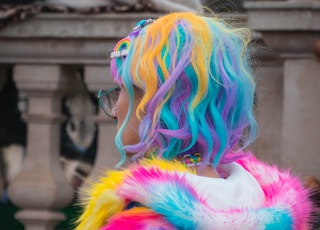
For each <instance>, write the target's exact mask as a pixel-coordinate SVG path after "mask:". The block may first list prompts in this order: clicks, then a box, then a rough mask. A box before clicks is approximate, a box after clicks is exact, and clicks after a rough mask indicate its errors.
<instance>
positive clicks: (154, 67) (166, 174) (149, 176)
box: [77, 13, 312, 230]
mask: <svg viewBox="0 0 320 230" xmlns="http://www.w3.org/2000/svg"><path fill="white" fill-rule="evenodd" d="M249 42H250V31H248V30H247V29H243V28H240V29H239V28H237V29H236V28H232V27H231V26H229V25H227V24H226V23H225V22H223V21H222V20H220V19H217V18H209V17H200V16H197V15H195V14H193V13H172V14H168V15H166V16H163V17H161V18H159V19H157V20H152V19H148V20H143V21H141V22H139V23H138V24H137V26H136V27H135V28H134V29H133V31H132V32H131V33H130V34H129V35H128V37H126V38H124V39H122V40H120V41H119V42H118V43H117V45H116V47H115V49H114V52H112V53H111V72H112V76H113V79H114V81H115V83H116V84H117V87H115V88H113V89H111V90H109V91H100V92H99V98H100V104H101V105H102V107H103V108H104V110H105V112H106V113H107V114H108V115H109V116H111V117H113V118H114V119H116V120H117V129H118V132H117V135H116V138H115V142H116V145H117V147H118V149H119V152H120V154H121V157H122V158H121V162H120V163H119V165H118V166H121V165H122V164H123V163H124V162H125V160H126V157H130V159H131V160H132V162H133V163H132V165H131V166H130V167H129V168H127V169H125V170H122V171H111V172H108V173H107V175H106V176H105V177H104V178H101V180H100V182H98V183H97V184H95V185H93V188H92V189H91V190H90V191H89V199H88V200H87V201H85V202H84V204H83V205H84V206H85V210H84V213H83V214H82V216H81V217H80V218H79V224H78V227H77V229H78V230H79V229H104V230H107V229H308V228H309V226H310V213H311V211H312V207H311V203H310V201H309V200H308V191H307V190H306V189H304V187H303V186H302V183H301V182H300V180H299V179H298V178H296V177H294V176H292V175H291V174H290V173H289V172H288V171H280V170H278V169H277V168H276V167H274V166H268V165H266V164H264V163H262V162H260V161H258V160H257V159H255V158H254V156H253V155H252V154H250V153H248V152H244V149H245V148H246V147H247V146H248V145H249V144H250V143H251V142H252V141H253V140H254V138H255V136H256V130H257V125H256V121H255V118H254V116H253V111H252V108H253V97H254V91H255V83H254V80H253V78H252V76H251V72H250V68H249V64H250V63H249V61H250V60H249V54H250V50H249V49H248V47H247V46H248V43H249ZM113 102H115V104H113Z"/></svg>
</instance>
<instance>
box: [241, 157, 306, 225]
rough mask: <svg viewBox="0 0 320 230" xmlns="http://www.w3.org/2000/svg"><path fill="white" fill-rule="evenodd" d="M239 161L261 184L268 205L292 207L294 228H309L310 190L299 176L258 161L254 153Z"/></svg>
mask: <svg viewBox="0 0 320 230" xmlns="http://www.w3.org/2000/svg"><path fill="white" fill-rule="evenodd" d="M237 162H238V163H239V164H241V165H242V166H243V167H244V168H245V169H246V170H247V171H248V172H250V173H251V174H252V176H253V177H254V178H255V179H256V180H257V181H258V183H259V184H260V185H261V188H262V190H263V191H264V194H265V198H266V201H265V205H266V207H272V206H276V207H277V206H278V207H281V206H285V207H291V210H290V211H291V213H290V215H292V217H293V221H294V223H293V226H294V230H302V229H308V228H309V222H310V220H309V218H310V213H311V211H312V205H311V202H310V201H309V200H308V190H307V189H305V188H304V187H303V185H302V183H301V182H300V180H299V179H298V178H297V177H294V176H292V175H291V174H290V172H289V171H288V170H287V171H280V170H279V169H278V168H277V167H275V166H270V165H266V164H264V163H262V162H261V161H258V160H257V159H256V158H255V157H254V156H253V155H252V154H251V155H249V156H247V157H245V158H243V159H240V160H238V161H237Z"/></svg>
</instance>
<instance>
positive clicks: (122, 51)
mask: <svg viewBox="0 0 320 230" xmlns="http://www.w3.org/2000/svg"><path fill="white" fill-rule="evenodd" d="M154 21H155V19H152V18H149V19H144V20H141V21H139V22H138V23H137V24H136V26H135V27H134V28H133V30H132V33H131V35H133V34H135V36H137V35H138V34H139V31H140V30H141V29H142V28H143V27H145V26H146V25H148V24H150V23H152V22H154ZM129 47H130V39H129V37H126V38H123V39H121V40H120V41H118V43H117V44H116V46H115V47H114V50H113V52H111V54H110V58H111V59H113V58H118V57H125V56H127V55H128V53H129Z"/></svg>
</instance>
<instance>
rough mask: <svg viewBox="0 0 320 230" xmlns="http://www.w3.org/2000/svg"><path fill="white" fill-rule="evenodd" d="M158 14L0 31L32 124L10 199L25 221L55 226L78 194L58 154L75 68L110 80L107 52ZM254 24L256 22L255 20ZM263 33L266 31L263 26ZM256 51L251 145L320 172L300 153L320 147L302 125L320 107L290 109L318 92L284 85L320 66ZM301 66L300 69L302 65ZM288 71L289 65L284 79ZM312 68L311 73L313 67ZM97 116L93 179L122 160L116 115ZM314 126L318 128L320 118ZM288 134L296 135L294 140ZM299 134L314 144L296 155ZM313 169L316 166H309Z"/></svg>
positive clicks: (93, 83) (90, 82) (0, 53)
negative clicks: (256, 126)
mask: <svg viewBox="0 0 320 230" xmlns="http://www.w3.org/2000/svg"><path fill="white" fill-rule="evenodd" d="M247 7H248V9H249V20H251V18H250V17H255V16H252V13H253V12H254V9H253V8H254V7H255V5H254V4H252V5H250V4H249V5H248V6H247ZM250 7H251V8H252V12H251V9H250ZM157 16H158V15H156V14H152V15H151V14H145V13H135V14H129V13H127V14H105V15H70V14H39V15H37V16H36V17H34V18H32V19H29V20H27V21H24V22H21V23H19V24H15V25H11V26H9V27H7V28H6V29H4V30H3V31H1V32H0V64H1V66H0V68H2V67H3V66H12V67H13V69H14V72H13V75H14V80H15V83H16V86H17V88H18V89H19V91H20V92H23V93H24V94H25V95H27V98H28V106H27V107H28V109H27V111H26V113H25V115H24V119H25V120H26V122H27V125H28V126H27V127H28V128H27V130H28V133H27V135H28V136H27V147H26V158H25V160H24V164H23V167H22V169H21V171H20V173H19V174H18V176H17V177H16V178H15V179H14V180H13V181H12V182H11V184H10V187H9V196H10V199H11V200H12V202H13V203H14V204H16V205H17V206H18V207H20V208H21V211H19V212H18V213H17V214H16V218H17V219H18V220H19V221H21V222H22V223H23V224H24V225H25V228H26V229H30V230H31V229H32V230H51V229H54V225H55V224H56V223H57V222H59V221H60V220H62V219H63V218H64V216H63V214H62V213H61V212H59V211H58V210H59V209H60V208H61V207H64V206H66V205H67V204H68V203H70V202H71V201H72V199H73V195H74V193H73V191H72V190H71V188H70V186H69V185H68V184H67V182H66V180H65V178H64V175H63V173H62V169H61V165H60V163H59V159H58V157H59V154H60V153H59V151H60V150H59V145H60V143H59V140H60V131H59V129H60V123H61V122H62V121H63V119H64V116H63V115H62V113H61V98H62V97H63V96H64V95H66V94H67V93H68V90H69V86H70V85H72V84H73V80H74V77H73V76H74V74H75V73H74V72H73V71H75V70H74V68H73V67H77V68H81V69H82V70H83V82H84V84H85V85H86V87H87V89H88V90H89V91H90V92H92V93H95V92H97V90H98V89H100V88H108V87H110V86H112V84H113V83H112V81H111V78H110V76H109V74H110V73H109V61H110V60H109V53H110V51H111V50H112V48H113V46H114V44H115V42H116V41H117V40H118V39H119V38H122V37H124V36H126V35H127V34H128V33H129V32H130V31H131V29H132V28H133V26H134V23H135V22H136V21H139V20H140V19H144V18H149V17H157ZM224 17H226V16H224ZM237 17H239V18H241V19H242V21H243V20H244V21H243V22H245V19H246V16H243V15H236V16H233V19H232V20H234V19H235V18H237ZM274 17H276V16H274ZM253 20H254V21H255V20H258V19H256V18H254V19H253ZM249 22H250V23H251V24H250V23H249V25H252V22H251V21H249ZM252 27H253V28H255V26H254V25H252ZM257 29H259V28H257ZM283 30H285V28H283ZM306 30H307V29H306ZM259 35H260V34H256V35H255V36H259ZM262 35H264V33H263V31H262ZM263 39H264V38H263ZM275 39H276V38H274V40H275ZM308 41H309V40H308ZM255 55H256V57H257V60H258V67H259V70H257V71H256V76H257V83H258V95H257V102H256V107H257V116H258V122H259V123H260V124H261V125H260V126H261V135H260V137H259V139H258V140H257V143H256V144H255V145H254V146H253V149H254V151H255V153H256V154H257V155H258V156H259V157H261V158H263V159H268V160H269V161H272V162H277V163H282V161H283V159H285V158H286V157H288V156H289V155H290V154H291V155H290V157H291V156H295V157H292V159H293V162H294V163H295V165H296V166H297V165H302V166H301V167H297V169H299V170H301V172H302V173H304V174H305V173H313V174H315V175H317V176H319V175H320V172H319V169H318V168H319V167H318V168H315V167H313V164H314V163H313V161H312V160H310V159H309V160H306V161H305V162H303V163H301V160H300V159H301V158H305V156H308V157H310V156H314V157H315V155H312V153H311V152H308V151H309V150H308V149H310V148H312V149H315V148H317V147H319V146H318V145H319V143H317V142H316V141H314V140H312V141H308V140H307V139H308V138H309V135H310V134H312V135H313V136H314V137H319V134H317V133H316V131H312V130H309V128H310V127H309V126H308V127H307V128H306V127H304V128H303V127H302V125H300V123H299V119H306V118H307V117H301V116H300V115H299V114H301V113H303V114H305V115H306V112H305V110H306V109H310V110H311V111H313V112H312V113H313V114H319V110H317V109H316V107H311V105H307V106H302V105H300V104H299V105H298V108H299V109H298V113H297V111H292V107H293V106H294V102H293V101H292V100H293V99H294V100H297V101H299V103H301V100H306V99H308V100H310V99H311V100H312V103H313V105H314V106H315V105H316V104H314V100H316V99H315V98H313V99H312V97H311V95H310V96H308V95H306V97H302V98H299V95H296V97H294V98H291V99H289V97H290V96H291V95H290V92H292V90H293V89H292V88H291V87H293V86H291V85H287V84H286V81H287V80H288V79H290V77H291V78H296V80H297V81H299V76H300V75H301V74H302V72H301V71H303V70H305V71H307V70H308V69H306V68H311V69H312V71H315V70H316V71H317V72H319V71H318V69H317V68H318V67H316V64H315V63H309V62H307V63H305V62H297V63H296V62H292V63H291V62H288V63H286V64H285V68H284V69H283V65H282V64H283V60H282V59H279V58H278V55H277V53H275V52H270V51H269V50H268V49H257V50H256V53H255ZM294 65H296V67H295V68H296V69H295V70H294V72H290V71H289V72H286V71H287V70H288V68H289V69H290V68H293V67H294ZM300 65H301V66H302V69H299V66H300ZM70 67H72V68H70ZM311 69H310V71H311ZM283 71H285V74H284V76H285V80H284V79H283ZM317 72H313V73H314V74H313V75H312V76H310V79H309V80H310V82H309V83H305V84H307V85H305V86H304V88H301V87H300V88H298V89H295V90H300V89H303V90H306V91H308V90H307V88H305V87H307V86H308V87H311V88H312V87H313V88H312V89H314V88H315V87H316V85H317V84H318V82H319V81H317V80H316V74H315V73H317ZM308 75H311V74H310V72H309V74H308ZM292 76H293V77H292ZM283 81H284V83H285V85H284V86H283ZM312 85H314V86H312ZM288 90H289V91H288ZM318 91H319V90H318ZM303 92H304V91H303ZM306 93H307V92H306ZM315 93H317V92H315ZM303 95H305V93H303ZM301 106H302V107H301ZM308 106H309V107H308ZM301 111H303V112H301ZM289 113H297V115H296V117H295V118H294V119H293V120H292V119H291V120H290V121H288V120H287V119H288V118H290V114H289ZM94 119H95V122H96V124H97V128H98V141H97V153H96V159H95V163H94V166H93V170H92V171H91V173H90V175H89V178H88V179H89V180H95V179H96V178H98V177H99V175H101V173H102V172H103V170H105V169H107V168H112V167H113V166H114V165H115V163H116V162H117V161H118V159H119V155H118V154H117V150H116V148H115V146H114V143H113V142H114V134H115V126H114V124H113V121H111V119H109V118H107V117H106V116H105V115H104V114H103V112H102V111H101V110H99V111H98V113H97V114H96V115H95V118H94ZM314 120H315V119H314V117H313V120H312V121H313V123H315V122H314ZM294 122H297V124H298V126H297V127H296V128H295V129H293V130H292V129H290V126H295V125H297V124H294ZM308 124H309V123H308ZM318 124H319V123H318ZM315 126H316V127H318V126H317V125H316V124H315ZM302 128H303V129H302ZM299 129H302V130H306V132H307V133H308V134H307V135H302V134H301V133H300V132H299ZM318 130H319V129H318ZM289 137H290V138H292V140H290V141H289ZM284 139H285V140H284ZM297 139H298V142H299V143H302V142H303V141H306V143H308V145H312V146H311V147H310V146H309V148H306V149H305V151H304V153H306V154H309V155H303V156H301V158H298V157H297V156H299V154H300V153H301V152H295V153H291V151H292V148H293V147H294V146H293V144H292V143H293V142H295V141H297ZM288 142H290V143H291V144H290V143H289V145H288V146H291V147H288V148H290V149H285V150H283V144H284V143H288ZM318 142H319V141H318ZM282 151H284V152H283V153H282ZM309 168H312V170H308V169H309Z"/></svg>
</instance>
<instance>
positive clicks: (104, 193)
mask: <svg viewBox="0 0 320 230" xmlns="http://www.w3.org/2000/svg"><path fill="white" fill-rule="evenodd" d="M219 170H220V172H221V175H224V176H223V178H207V177H200V176H197V175H196V174H195V172H193V171H192V170H190V169H189V168H187V167H185V166H184V165H182V164H181V163H178V162H168V161H164V160H160V159H149V160H143V161H141V162H140V163H139V165H135V166H132V167H131V168H129V169H126V170H124V171H110V172H108V173H107V175H106V176H105V177H103V178H101V180H100V182H98V183H97V184H94V185H93V187H92V189H91V190H90V191H89V194H88V200H87V201H85V202H84V204H83V205H84V213H83V214H82V215H81V217H80V218H79V220H78V221H79V222H78V227H77V228H76V229H77V230H89V229H90V230H98V229H99V230H109V229H142V230H147V229H148V230H151V229H153V230H160V229H161V230H169V229H170V230H172V229H208V230H209V229H228V230H230V229H241V230H244V229H245V230H250V229H268V230H269V229H273V230H275V229H281V230H285V229H288V230H289V229H294V230H305V229H309V227H310V225H309V224H310V215H311V214H310V213H311V212H312V205H311V203H310V201H309V199H308V191H307V190H306V189H305V188H304V187H303V185H302V183H301V182H300V180H299V179H298V178H296V177H294V176H292V175H291V174H290V173H289V172H288V171H280V170H279V169H278V168H276V167H274V166H268V165H266V164H264V163H262V162H260V161H258V160H257V159H256V158H255V157H254V156H253V155H249V156H248V157H245V158H243V159H241V160H238V161H237V162H233V163H230V164H228V165H225V166H221V168H219Z"/></svg>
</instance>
